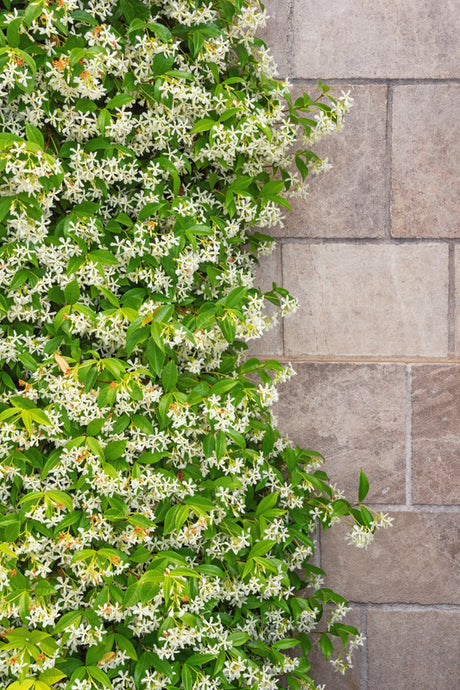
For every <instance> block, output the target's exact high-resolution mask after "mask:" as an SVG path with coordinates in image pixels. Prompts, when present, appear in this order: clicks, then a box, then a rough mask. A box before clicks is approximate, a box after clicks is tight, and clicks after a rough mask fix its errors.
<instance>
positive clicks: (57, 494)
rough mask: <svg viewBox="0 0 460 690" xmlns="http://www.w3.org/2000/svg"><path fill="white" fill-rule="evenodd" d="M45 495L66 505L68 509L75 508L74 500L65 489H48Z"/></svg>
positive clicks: (55, 501) (59, 503)
mask: <svg viewBox="0 0 460 690" xmlns="http://www.w3.org/2000/svg"><path fill="white" fill-rule="evenodd" d="M45 496H47V497H48V498H50V499H51V500H52V501H53V503H56V504H58V505H61V504H62V505H64V506H65V507H66V508H67V509H68V510H73V500H72V498H71V497H70V496H69V494H66V493H64V491H57V490H55V489H52V490H51V491H47V492H46V493H45Z"/></svg>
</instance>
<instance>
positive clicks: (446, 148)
mask: <svg viewBox="0 0 460 690" xmlns="http://www.w3.org/2000/svg"><path fill="white" fill-rule="evenodd" d="M459 45H460V41H459ZM459 109H460V84H439V83H438V84H424V85H421V84H419V85H416V86H396V87H395V88H394V96H393V146H392V151H393V154H392V163H393V173H392V181H393V204H392V209H393V219H392V233H393V235H394V236H395V237H460V214H459V204H458V199H459V197H460V121H459V119H458V118H457V117H452V113H453V112H458V110H459Z"/></svg>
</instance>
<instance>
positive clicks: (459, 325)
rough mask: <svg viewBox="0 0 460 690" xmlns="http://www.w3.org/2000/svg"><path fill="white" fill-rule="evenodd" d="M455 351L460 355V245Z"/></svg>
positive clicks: (457, 250) (458, 252)
mask: <svg viewBox="0 0 460 690" xmlns="http://www.w3.org/2000/svg"><path fill="white" fill-rule="evenodd" d="M455 352H456V353H457V356H458V355H460V246H457V247H455Z"/></svg>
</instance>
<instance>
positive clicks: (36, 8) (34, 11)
mask: <svg viewBox="0 0 460 690" xmlns="http://www.w3.org/2000/svg"><path fill="white" fill-rule="evenodd" d="M44 4H45V2H44V0H38V2H31V3H30V5H28V6H27V7H26V10H25V12H24V19H25V21H26V24H27V26H28V27H29V28H30V26H31V24H32V22H33V21H34V19H37V17H39V16H40V15H41V14H42V12H43V7H44Z"/></svg>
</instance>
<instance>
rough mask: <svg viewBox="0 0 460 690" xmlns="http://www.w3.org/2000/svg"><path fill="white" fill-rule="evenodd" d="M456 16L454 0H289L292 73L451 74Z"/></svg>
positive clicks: (459, 47)
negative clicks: (292, 33) (292, 34)
mask: <svg viewBox="0 0 460 690" xmlns="http://www.w3.org/2000/svg"><path fill="white" fill-rule="evenodd" d="M280 4H282V3H280ZM459 17H460V14H459V12H458V3H457V2H456V0H445V2H443V3H442V4H440V3H438V2H433V0H404V2H401V0H387V1H386V2H385V3H382V2H380V1H379V0H337V1H336V2H331V1H330V0H318V1H317V2H315V3H312V2H310V1H309V0H294V21H293V25H294V28H295V44H294V45H295V72H294V76H296V77H301V78H307V79H308V78H318V77H319V78H323V77H324V78H333V77H345V78H346V77H383V78H401V77H419V78H421V77H443V78H445V77H456V76H457V75H458V62H459V58H460V43H459V41H458V36H459V33H460V20H459Z"/></svg>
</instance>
